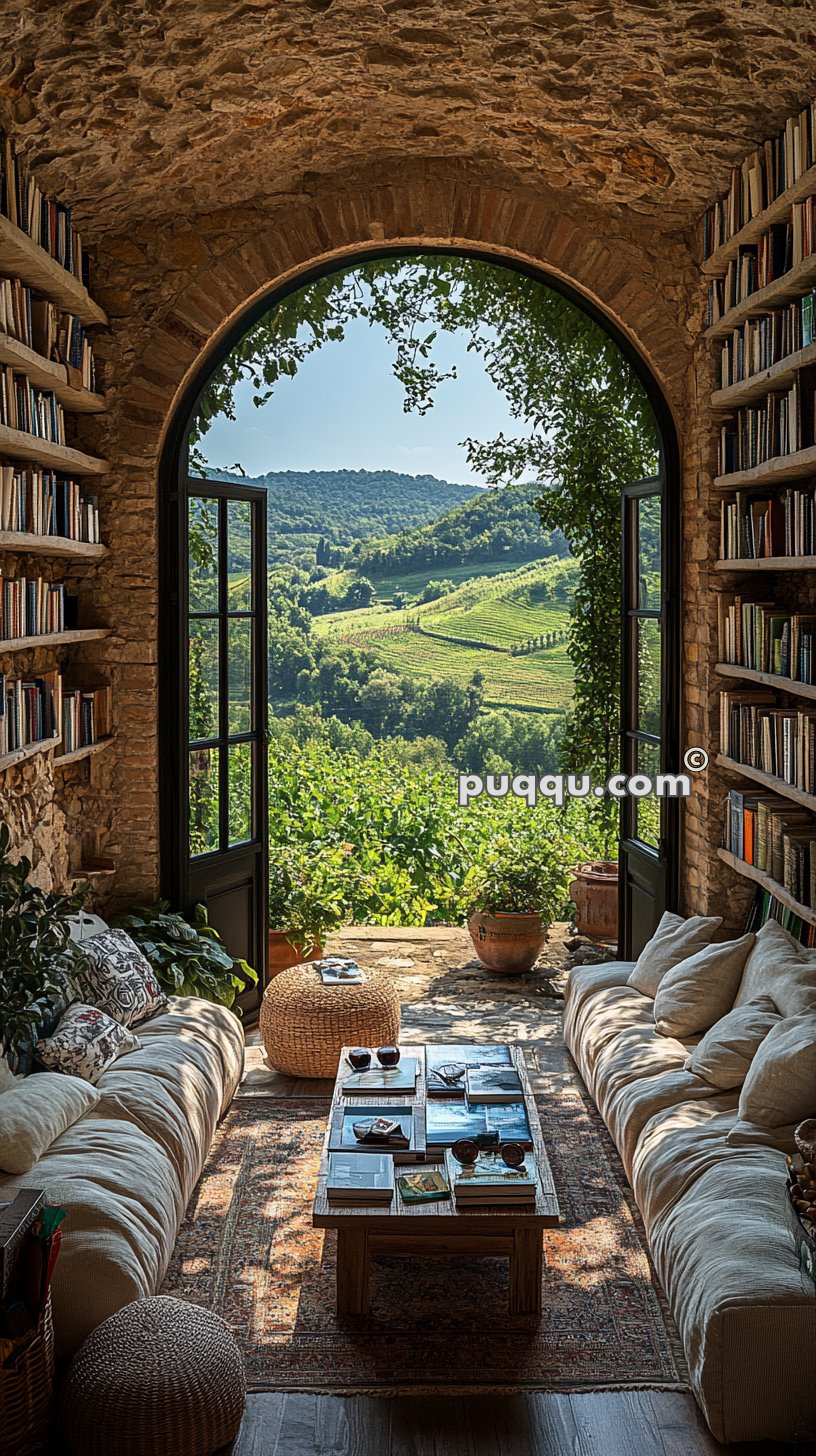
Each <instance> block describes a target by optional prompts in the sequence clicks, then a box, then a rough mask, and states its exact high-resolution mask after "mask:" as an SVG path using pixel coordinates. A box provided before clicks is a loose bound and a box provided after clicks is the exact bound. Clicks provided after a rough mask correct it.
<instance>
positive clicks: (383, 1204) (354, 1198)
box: [326, 1153, 394, 1208]
mask: <svg viewBox="0 0 816 1456" xmlns="http://www.w3.org/2000/svg"><path fill="white" fill-rule="evenodd" d="M326 1197H327V1199H328V1201H329V1203H332V1204H338V1205H346V1206H347V1207H370V1208H387V1207H388V1206H389V1204H390V1203H391V1202H392V1200H393V1197H394V1159H393V1158H392V1157H390V1156H389V1155H388V1154H387V1153H379V1154H376V1153H329V1167H328V1172H327V1175H326Z"/></svg>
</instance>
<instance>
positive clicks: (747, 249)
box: [706, 197, 816, 328]
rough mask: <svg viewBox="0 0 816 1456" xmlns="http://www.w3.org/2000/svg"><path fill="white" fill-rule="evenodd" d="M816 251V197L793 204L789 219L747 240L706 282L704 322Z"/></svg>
mask: <svg viewBox="0 0 816 1456" xmlns="http://www.w3.org/2000/svg"><path fill="white" fill-rule="evenodd" d="M814 251H816V198H813V197H810V198H808V200H807V202H803V203H799V204H795V205H794V206H793V207H792V208H791V217H790V221H789V222H786V223H778V224H777V225H776V226H775V227H770V228H768V231H767V232H765V233H763V234H762V237H761V238H760V239H759V241H758V242H756V243H746V244H745V245H744V246H743V247H741V248H740V250H739V252H738V254H737V256H736V258H732V259H731V261H730V263H729V264H728V267H727V268H726V270H725V273H724V274H723V276H722V278H712V279H711V281H710V282H709V285H708V307H707V314H706V322H707V324H708V327H709V328H711V327H712V326H713V325H714V324H716V323H719V321H720V319H721V318H722V317H723V315H724V314H726V313H728V310H729V309H731V308H736V306H737V304H738V303H744V302H745V300H746V299H747V298H750V297H751V295H752V294H754V293H756V292H758V290H759V289H761V288H767V287H768V285H769V284H771V283H775V282H776V281H777V280H778V279H780V278H784V276H785V274H786V273H789V272H790V271H791V269H792V268H796V267H797V266H798V264H799V263H802V262H803V261H804V259H805V258H809V257H811V256H812V254H813V252H814Z"/></svg>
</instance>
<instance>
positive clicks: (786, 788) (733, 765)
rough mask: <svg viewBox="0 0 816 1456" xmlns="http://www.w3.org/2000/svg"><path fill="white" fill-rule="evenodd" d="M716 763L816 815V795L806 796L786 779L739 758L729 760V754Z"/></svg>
mask: <svg viewBox="0 0 816 1456" xmlns="http://www.w3.org/2000/svg"><path fill="white" fill-rule="evenodd" d="M715 762H716V763H718V764H719V765H720V767H721V768H727V769H730V771H731V772H732V773H737V774H742V777H743V778H745V779H750V780H751V782H752V783H755V784H761V785H762V787H763V789H770V791H771V793H774V794H780V795H781V796H782V797H783V798H785V799H790V800H791V802H792V803H794V804H800V805H801V807H802V808H803V809H810V811H811V813H813V814H816V794H806V793H805V791H804V789H799V788H797V787H796V785H795V784H789V783H787V782H786V780H785V779H780V778H777V777H776V775H775V774H768V773H765V771H764V769H761V768H753V767H752V766H751V765H750V764H747V763H740V761H739V759H738V758H729V756H728V754H727V753H718V754H717V757H716V760H715Z"/></svg>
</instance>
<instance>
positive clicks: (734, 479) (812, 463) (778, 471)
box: [714, 445, 816, 490]
mask: <svg viewBox="0 0 816 1456" xmlns="http://www.w3.org/2000/svg"><path fill="white" fill-rule="evenodd" d="M814 472H816V445H808V447H807V449H806V450H794V451H793V453H792V454H790V455H774V456H773V457H772V458H771V459H770V460H763V462H762V464H761V465H752V466H751V468H750V470H732V471H731V473H730V475H715V477H714V487H715V489H716V490H735V489H737V488H738V487H739V486H741V485H777V484H779V485H782V484H784V482H785V481H787V480H801V479H802V478H803V477H805V476H808V475H812V474H813V473H814Z"/></svg>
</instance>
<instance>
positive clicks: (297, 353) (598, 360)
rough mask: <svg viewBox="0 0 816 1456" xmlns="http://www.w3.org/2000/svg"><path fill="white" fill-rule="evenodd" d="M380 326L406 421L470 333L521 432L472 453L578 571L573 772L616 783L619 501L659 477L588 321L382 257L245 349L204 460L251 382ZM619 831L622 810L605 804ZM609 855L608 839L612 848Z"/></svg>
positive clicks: (611, 361) (213, 393) (297, 302)
mask: <svg viewBox="0 0 816 1456" xmlns="http://www.w3.org/2000/svg"><path fill="white" fill-rule="evenodd" d="M359 318H364V319H366V320H367V321H368V323H369V325H370V326H374V325H376V326H378V327H381V328H382V329H383V330H384V332H385V334H386V337H387V338H388V340H389V343H390V344H391V345H392V346H393V348H394V360H393V365H392V368H393V372H394V375H395V376H396V378H397V379H398V380H399V382H400V384H401V385H402V388H403V391H404V399H403V408H404V409H405V410H406V412H416V413H419V414H424V413H425V412H426V411H427V410H428V409H430V408H431V407H432V405H433V402H434V396H435V393H436V391H437V389H438V388H439V386H440V384H442V383H444V381H445V380H447V379H450V378H453V377H455V369H449V370H445V369H442V368H440V367H439V365H438V364H437V363H436V362H435V360H434V346H435V344H436V342H437V340H438V339H439V337H440V335H442V334H445V333H448V334H454V333H456V334H459V335H460V336H461V334H462V333H464V334H465V336H466V337H467V339H468V343H467V348H468V351H469V352H473V353H476V354H477V355H479V357H480V358H481V360H482V362H483V364H484V367H485V370H486V372H487V374H488V375H489V377H490V378H491V380H492V381H493V383H494V385H495V386H496V388H497V389H498V390H499V391H501V393H502V394H503V395H504V396H505V398H506V400H507V403H508V406H509V410H510V413H511V415H512V417H513V418H514V419H516V420H518V422H519V425H520V427H521V428H520V433H519V435H518V436H517V437H516V438H509V439H508V438H506V437H505V436H504V435H499V436H498V438H497V439H495V440H488V441H476V440H467V441H464V442H462V443H463V444H464V445H465V447H466V450H467V457H468V461H469V464H470V465H471V467H472V468H473V469H475V470H476V471H477V472H478V473H480V474H481V475H482V476H483V478H484V479H485V480H486V481H487V482H488V483H490V484H494V485H500V484H504V483H506V482H507V481H510V480H518V479H524V478H526V479H532V480H536V481H540V482H541V484H542V485H543V486H544V487H545V489H544V491H543V492H542V494H541V496H540V498H539V500H538V501H537V506H538V509H539V512H540V514H541V519H542V524H543V525H544V527H545V528H546V529H549V530H552V529H554V528H556V527H557V528H560V529H561V530H562V531H563V532H564V535H565V536H566V538H567V540H568V542H569V545H570V548H571V550H572V552H573V554H574V555H575V556H576V557H577V558H578V560H579V561H580V564H581V575H580V581H579V584H578V589H577V592H576V598H575V606H574V610H573V614H572V618H571V626H570V641H569V648H570V655H571V657H572V660H573V662H574V664H575V671H576V684H575V700H574V708H573V711H572V714H571V717H570V722H569V727H568V733H567V738H566V745H567V746H566V749H565V753H566V762H565V767H567V768H576V769H580V770H582V771H586V772H592V773H593V774H595V775H597V776H601V775H603V776H606V775H608V774H609V773H611V772H613V771H614V769H615V768H616V767H617V764H618V734H619V722H618V717H617V706H616V705H617V703H618V700H619V690H620V663H619V627H620V586H619V578H620V564H619V563H620V494H621V487H622V486H623V485H624V484H625V483H626V482H627V481H631V480H635V479H638V478H639V477H641V476H643V475H645V474H648V473H650V472H652V471H654V470H655V469H656V467H657V462H658V458H659V444H658V436H657V431H656V426H655V422H654V418H653V415H652V411H651V407H650V405H649V402H648V399H647V397H646V394H645V391H644V389H643V387H642V385H641V383H640V381H639V380H638V378H637V376H636V374H635V373H634V371H633V369H632V368H631V366H630V364H629V362H628V360H627V359H626V358H625V357H624V355H623V354H622V353H621V351H620V349H619V348H618V347H617V345H616V344H615V343H614V342H613V341H612V340H611V339H610V338H609V337H608V335H607V334H606V333H605V332H604V330H603V329H602V328H601V327H600V326H599V325H598V324H597V323H595V321H594V320H593V319H592V318H590V317H589V315H588V314H586V313H585V312H584V311H583V310H582V309H580V308H579V307H578V306H577V305H575V304H574V303H572V302H571V301H570V300H569V299H567V298H565V297H564V296H563V295H562V294H560V293H558V292H556V291H555V290H554V289H551V288H548V287H546V286H545V285H544V284H542V283H540V282H538V281H537V280H536V279H534V278H531V277H528V276H527V275H525V274H522V273H518V272H515V271H513V270H511V269H508V268H506V267H502V266H500V265H497V264H494V263H491V262H488V261H486V260H482V259H475V258H460V257H456V256H454V255H451V254H438V255H421V256H417V257H413V258H404V257H403V258H386V259H377V260H372V261H369V262H365V263H362V264H358V265H356V266H355V267H354V268H351V269H345V270H343V271H340V272H337V273H333V274H329V275H327V276H325V277H322V278H319V279H317V280H315V281H314V282H312V283H309V284H306V285H305V286H304V288H302V289H300V290H299V291H298V292H296V293H293V294H290V295H289V296H288V297H287V298H285V299H283V300H281V302H280V303H278V304H277V305H276V306H275V307H274V308H273V309H271V310H270V312H269V313H268V314H266V315H265V316H264V317H263V318H262V319H261V320H260V321H259V322H258V323H257V324H255V325H254V326H253V328H252V329H250V330H249V331H248V333H247V334H246V335H245V336H244V338H243V339H242V340H241V341H240V342H239V343H238V344H237V345H236V346H235V348H234V349H233V350H232V351H231V353H230V354H229V356H228V357H227V359H226V360H224V362H223V363H222V364H221V365H220V367H219V368H218V370H216V372H215V374H214V375H213V376H212V378H211V379H210V381H209V384H208V386H207V388H206V390H205V392H204V395H203V396H202V401H201V409H200V414H199V417H198V420H197V422H196V428H195V430H194V432H193V435H192V436H191V441H190V444H191V451H192V456H191V458H192V459H193V460H194V461H195V462H197V464H198V466H199V468H202V469H203V455H202V453H201V450H200V441H201V439H202V437H203V436H204V434H206V432H207V430H208V429H209V427H210V425H211V423H212V421H213V420H214V419H215V418H216V417H217V416H219V415H225V416H226V417H227V418H229V419H234V418H235V412H234V397H235V389H236V387H237V386H238V384H239V383H240V382H241V381H244V380H249V381H251V383H252V387H253V390H254V395H253V402H254V404H255V405H256V406H260V405H262V404H264V403H265V402H266V401H267V400H268V399H269V398H270V397H271V395H272V393H273V392H274V389H275V386H276V384H277V383H278V381H279V380H280V379H281V378H283V377H294V376H295V375H296V374H297V371H298V369H299V367H300V366H301V364H302V363H303V361H304V360H305V359H306V358H307V357H308V356H309V354H311V353H313V352H314V350H315V349H319V348H322V347H323V345H324V344H326V343H329V342H338V341H341V340H342V339H343V338H344V337H345V330H346V328H347V327H348V325H349V324H350V323H351V322H352V321H353V320H355V319H359ZM598 812H599V814H601V815H603V814H604V813H605V814H607V816H608V823H609V833H610V836H612V835H613V832H614V824H613V817H612V816H613V815H614V812H615V806H614V805H612V806H604V804H603V801H601V803H600V807H599V810H598ZM610 842H611V840H610Z"/></svg>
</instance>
